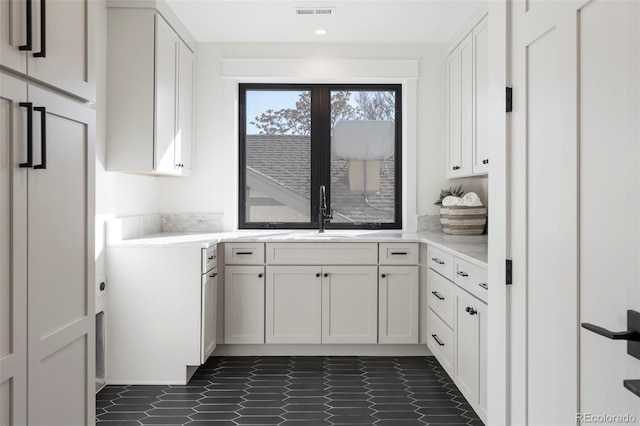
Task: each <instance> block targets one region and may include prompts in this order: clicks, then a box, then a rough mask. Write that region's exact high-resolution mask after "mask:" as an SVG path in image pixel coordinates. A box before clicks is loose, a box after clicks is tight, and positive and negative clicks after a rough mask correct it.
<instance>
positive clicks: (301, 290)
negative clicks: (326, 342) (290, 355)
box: [265, 266, 322, 343]
mask: <svg viewBox="0 0 640 426" xmlns="http://www.w3.org/2000/svg"><path fill="white" fill-rule="evenodd" d="M265 304H266V324H265V326H266V336H265V341H266V343H321V341H322V320H321V315H322V310H321V305H322V278H321V267H320V266H267V277H266V303H265Z"/></svg>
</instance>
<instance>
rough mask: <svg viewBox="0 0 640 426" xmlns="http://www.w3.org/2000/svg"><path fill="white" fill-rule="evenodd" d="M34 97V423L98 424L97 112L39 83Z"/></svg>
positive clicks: (31, 227) (31, 202) (31, 242)
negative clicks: (95, 196)
mask: <svg viewBox="0 0 640 426" xmlns="http://www.w3.org/2000/svg"><path fill="white" fill-rule="evenodd" d="M29 100H30V101H31V102H33V104H34V110H35V109H36V108H39V107H43V109H41V110H35V111H34V120H33V127H34V158H33V160H34V168H32V169H29V177H28V180H29V183H28V203H29V212H28V227H29V236H28V277H29V284H28V304H29V314H28V335H29V356H28V371H29V383H28V387H29V393H28V395H29V424H68V425H71V424H73V425H83V424H92V423H93V421H94V416H95V414H94V413H95V397H94V390H95V355H94V348H95V312H94V280H95V274H94V263H95V258H94V254H93V247H94V244H93V239H94V238H93V235H94V233H95V227H94V208H93V206H94V205H95V201H94V197H93V188H94V172H93V167H94V166H93V164H94V161H93V159H94V158H95V154H94V151H93V138H94V132H95V127H94V121H95V113H94V111H93V110H91V109H89V108H87V107H85V106H84V105H83V104H80V103H76V102H72V101H69V100H67V99H66V98H63V97H61V96H59V95H56V94H54V93H53V92H49V91H46V90H43V89H39V88H36V87H34V86H30V87H29ZM45 108H46V109H45ZM44 135H46V141H45V139H44ZM45 146H46V161H45V152H44V150H42V149H39V147H45ZM38 167H40V168H38ZM60 407H65V409H64V410H61V409H60Z"/></svg>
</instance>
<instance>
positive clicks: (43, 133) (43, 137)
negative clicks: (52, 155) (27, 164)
mask: <svg viewBox="0 0 640 426" xmlns="http://www.w3.org/2000/svg"><path fill="white" fill-rule="evenodd" d="M33 109H35V110H36V111H38V112H39V113H40V123H42V124H41V127H40V157H41V158H40V164H36V165H35V166H33V168H34V169H46V168H47V109H46V108H45V107H34V108H33Z"/></svg>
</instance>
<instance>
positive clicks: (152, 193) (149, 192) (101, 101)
mask: <svg viewBox="0 0 640 426" xmlns="http://www.w3.org/2000/svg"><path fill="white" fill-rule="evenodd" d="M96 10H97V12H96V13H97V16H96V52H97V54H96V74H97V100H96V103H95V105H94V108H95V110H96V276H98V277H99V276H104V274H105V264H104V261H105V259H104V223H105V221H106V220H109V219H110V218H112V217H120V216H130V215H138V214H149V213H157V212H158V211H159V209H160V187H159V185H158V178H154V177H150V176H141V175H132V174H124V173H116V172H106V171H105V159H106V134H107V131H108V129H107V128H106V116H107V115H106V113H107V111H106V96H107V95H108V94H107V87H106V86H107V78H106V77H107V76H106V71H107V66H106V64H107V9H106V6H105V0H98V3H97V5H96ZM124 66H126V64H125V65H124Z"/></svg>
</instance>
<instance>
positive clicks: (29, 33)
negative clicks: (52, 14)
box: [18, 0, 33, 50]
mask: <svg viewBox="0 0 640 426" xmlns="http://www.w3.org/2000/svg"><path fill="white" fill-rule="evenodd" d="M26 7H27V44H23V45H22V46H19V47H18V50H33V29H32V28H31V15H32V9H31V8H32V6H31V0H27V4H26Z"/></svg>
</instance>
